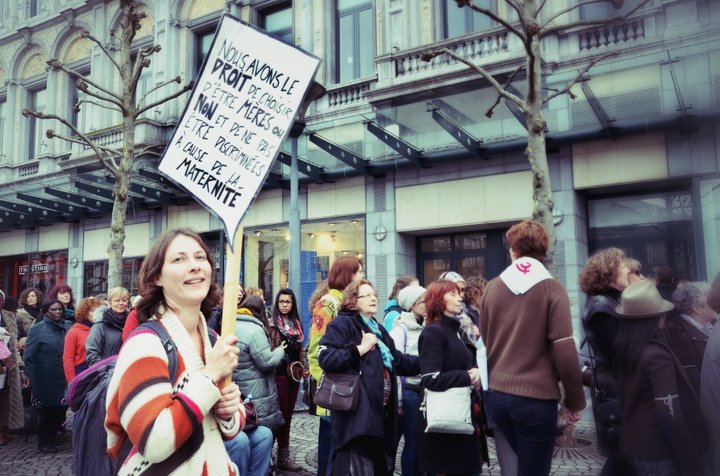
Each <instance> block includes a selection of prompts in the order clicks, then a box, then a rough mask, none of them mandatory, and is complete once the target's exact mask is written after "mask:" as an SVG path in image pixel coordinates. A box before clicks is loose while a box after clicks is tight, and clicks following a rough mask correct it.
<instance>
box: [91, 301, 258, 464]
mask: <svg viewBox="0 0 720 476" xmlns="http://www.w3.org/2000/svg"><path fill="white" fill-rule="evenodd" d="M160 322H161V323H162V324H163V325H164V326H165V328H166V329H167V331H168V334H170V337H172V340H173V342H174V343H175V346H176V348H177V350H178V371H177V378H176V380H175V382H173V383H172V385H171V382H170V377H169V369H168V359H167V353H166V352H165V350H164V349H163V345H162V342H161V341H160V339H159V338H158V336H157V335H156V334H155V333H153V332H152V331H149V330H148V331H144V332H136V333H135V334H134V335H133V336H132V337H131V338H130V339H128V340H127V341H126V342H125V343H124V345H123V347H122V349H121V350H120V354H119V356H118V360H117V363H116V366H115V371H114V373H113V376H112V378H111V380H110V384H109V386H108V393H107V401H106V407H107V408H106V409H107V415H106V417H105V428H106V430H107V447H108V453H109V454H110V455H111V456H113V457H115V458H117V457H118V455H119V453H120V450H121V448H122V445H123V443H124V442H125V439H126V438H130V441H131V442H132V444H133V448H132V451H131V452H130V455H129V456H128V458H127V459H126V460H125V463H124V464H123V466H122V468H121V470H120V472H119V474H120V475H130V474H132V475H140V474H148V475H149V474H162V475H169V474H192V475H209V476H211V475H212V476H214V475H234V474H235V473H234V470H233V466H232V464H231V462H230V459H229V457H228V454H227V451H226V450H225V445H224V443H223V440H224V439H226V440H227V439H232V438H233V437H234V436H236V435H237V434H238V433H239V432H240V430H241V429H242V428H243V427H244V426H245V412H244V409H243V408H242V405H241V411H240V412H239V413H237V414H236V415H235V416H234V417H233V418H232V420H231V421H230V422H227V423H226V422H223V421H222V420H220V419H217V418H216V417H215V416H214V413H213V406H214V405H215V403H217V402H218V400H220V391H219V390H218V388H217V387H216V386H215V385H213V383H212V382H211V381H210V379H208V378H207V377H205V376H203V375H201V374H200V370H202V369H203V367H204V364H203V359H201V358H200V355H199V354H198V352H197V349H196V347H195V345H194V344H193V341H192V338H191V337H190V335H189V334H188V332H187V331H186V330H185V327H184V326H183V324H182V322H180V320H179V319H178V318H177V316H175V314H173V313H172V312H170V311H165V313H164V314H163V316H162V318H161V321H160ZM200 327H201V329H200V330H201V335H203V336H205V337H204V340H205V342H204V347H205V359H207V355H208V353H209V351H210V341H209V339H208V337H207V329H206V325H205V319H203V318H201V319H200Z"/></svg>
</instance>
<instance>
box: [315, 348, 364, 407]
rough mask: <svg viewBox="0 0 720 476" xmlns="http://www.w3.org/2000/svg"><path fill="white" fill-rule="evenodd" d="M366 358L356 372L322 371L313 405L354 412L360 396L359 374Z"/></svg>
mask: <svg viewBox="0 0 720 476" xmlns="http://www.w3.org/2000/svg"><path fill="white" fill-rule="evenodd" d="M366 362H367V359H365V358H363V359H362V365H361V366H360V370H358V373H357V374H339V373H332V372H329V373H324V374H323V375H322V377H320V382H319V383H318V385H317V390H316V392H315V397H314V399H313V402H314V403H315V405H317V406H320V407H323V408H327V409H328V410H335V411H340V412H354V411H355V410H356V409H357V404H358V398H359V397H360V385H361V382H360V376H361V375H362V373H363V369H364V368H365V363H366Z"/></svg>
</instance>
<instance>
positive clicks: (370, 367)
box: [318, 279, 420, 476]
mask: <svg viewBox="0 0 720 476" xmlns="http://www.w3.org/2000/svg"><path fill="white" fill-rule="evenodd" d="M377 304H378V302H377V295H376V293H375V290H374V289H373V286H372V284H371V283H370V282H369V281H366V280H364V279H363V280H361V281H359V282H357V283H352V284H350V285H349V286H348V287H347V288H346V289H345V292H344V298H343V303H342V310H341V311H340V313H339V314H338V317H337V318H336V319H335V320H333V321H332V322H331V323H330V324H329V325H328V327H327V331H326V333H325V336H323V338H322V339H321V340H320V345H319V347H318V349H319V350H318V360H319V363H320V367H322V369H323V370H324V371H325V372H333V373H347V374H354V373H358V372H359V371H360V370H362V371H361V372H360V382H361V385H360V395H359V399H358V405H357V409H356V410H355V411H353V412H343V411H333V424H332V456H331V460H330V472H329V473H330V474H332V475H342V476H346V475H347V474H368V475H369V474H374V475H391V474H393V469H394V465H395V452H396V450H397V443H396V439H395V434H396V432H397V407H398V401H397V379H396V377H397V376H398V375H404V376H410V375H417V374H418V373H420V362H419V360H418V358H417V357H416V356H412V355H406V354H403V353H402V352H400V351H398V350H397V349H396V348H395V344H394V343H393V340H392V337H390V335H389V334H388V332H387V331H386V330H385V328H384V327H383V326H382V325H381V324H379V323H378V322H377V321H376V320H375V313H376V312H377V307H378V306H377Z"/></svg>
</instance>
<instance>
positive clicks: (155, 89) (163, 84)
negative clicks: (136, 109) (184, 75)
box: [137, 76, 182, 104]
mask: <svg viewBox="0 0 720 476" xmlns="http://www.w3.org/2000/svg"><path fill="white" fill-rule="evenodd" d="M181 81H182V79H180V76H175V77H174V78H173V79H168V80H167V81H165V82H164V83H160V84H158V85H157V86H155V87H154V88H152V89H150V90H149V91H148V92H146V93H145V94H143V97H141V98H140V100H139V101H137V103H138V104H142V103H144V102H145V98H147V97H148V96H149V95H150V94H152V93H153V92H155V91H157V90H158V89H160V88H164V87H165V86H167V85H168V84H171V83H178V84H180V83H181Z"/></svg>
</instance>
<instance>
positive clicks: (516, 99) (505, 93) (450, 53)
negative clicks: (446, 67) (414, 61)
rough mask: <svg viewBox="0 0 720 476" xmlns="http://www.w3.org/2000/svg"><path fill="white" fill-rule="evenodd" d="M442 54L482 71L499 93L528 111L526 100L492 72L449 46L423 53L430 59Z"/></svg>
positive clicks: (481, 73)
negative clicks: (502, 82)
mask: <svg viewBox="0 0 720 476" xmlns="http://www.w3.org/2000/svg"><path fill="white" fill-rule="evenodd" d="M441 54H446V55H448V56H450V57H451V58H454V59H455V60H456V61H459V62H461V63H463V64H465V65H467V66H469V67H470V68H472V69H474V70H475V71H477V72H478V73H480V75H481V76H482V77H483V78H485V79H486V80H487V81H488V82H489V83H490V84H491V85H492V86H493V87H494V88H495V89H496V90H497V92H498V94H500V95H501V96H502V97H504V98H505V99H509V100H510V101H512V102H514V103H515V104H517V105H518V106H519V107H520V108H521V109H522V110H523V111H526V112H527V106H526V105H525V102H524V101H523V100H522V99H521V98H519V97H518V96H516V95H514V94H512V93H510V92H508V91H506V90H505V88H503V87H502V85H501V84H500V83H498V82H497V80H496V79H495V78H493V77H492V75H491V74H490V73H488V72H487V71H485V69H484V68H483V67H482V66H479V65H476V64H475V63H473V62H472V61H470V60H468V59H465V58H463V57H462V56H460V55H458V54H457V53H455V52H454V51H452V50H450V49H448V48H442V49H439V50H429V51H427V52H426V53H423V55H422V60H423V61H430V60H431V59H433V58H434V57H436V56H438V55H441Z"/></svg>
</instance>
